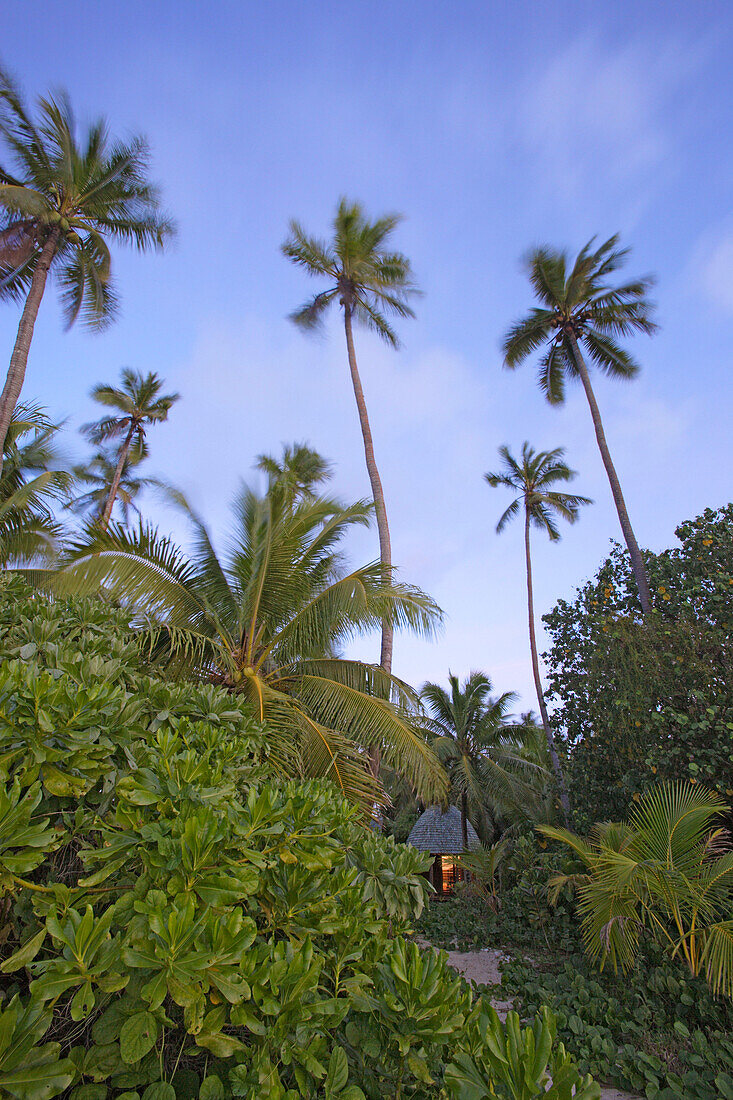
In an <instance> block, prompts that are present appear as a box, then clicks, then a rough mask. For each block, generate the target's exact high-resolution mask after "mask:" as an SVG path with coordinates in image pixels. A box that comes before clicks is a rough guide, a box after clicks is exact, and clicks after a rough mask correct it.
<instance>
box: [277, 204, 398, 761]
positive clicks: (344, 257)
mask: <svg viewBox="0 0 733 1100" xmlns="http://www.w3.org/2000/svg"><path fill="white" fill-rule="evenodd" d="M400 220H401V219H400V217H399V215H397V214H387V215H386V216H385V217H383V218H378V219H377V220H376V221H373V222H370V221H369V220H368V219H367V217H366V215H365V214H364V211H363V209H362V207H361V205H360V204H359V203H358V202H355V203H349V202H347V201H346V199H341V201H340V202H339V205H338V209H337V211H336V217H335V218H334V222H333V238H332V240H331V241H330V242H328V243H324V242H323V241H319V240H317V239H316V238H315V237H309V236H308V235H307V234H306V233H305V232H304V230H303V228H302V226H301V225H300V224H299V223H298V222H297V221H292V222H291V223H290V236H289V237H288V239H287V240H286V241H285V243H284V244H283V246H282V250H283V252H284V254H285V255H286V256H287V257H288V259H290V260H292V261H293V263H295V264H297V265H298V266H299V267H302V268H304V269H305V271H306V272H307V273H308V274H309V275H312V276H315V277H316V278H320V279H326V280H327V281H328V283H329V284H330V285H329V287H328V289H327V290H324V291H321V292H320V293H318V294H316V295H315V296H314V297H313V298H311V299H310V300H309V301H308V302H306V304H305V305H304V306H302V307H301V308H300V309H299V310H296V312H295V313H294V314H293V315H292V318H293V320H294V321H295V322H296V324H298V325H300V326H302V327H303V328H306V329H312V328H315V327H317V326H318V325H319V324H320V323H321V321H322V320H323V316H324V314H325V312H326V310H327V309H328V307H329V306H330V305H331V304H332V302H334V301H335V302H337V303H338V305H339V306H340V307H341V308H342V309H343V311H344V331H345V333H346V350H347V353H348V358H349V371H350V372H351V382H352V385H353V387H354V397H355V398H356V407H357V410H358V413H359V424H360V425H361V434H362V439H363V441H364V457H365V459H366V467H367V472H368V474H369V483H370V485H371V487H372V499H373V501H374V512H375V516H376V520H377V531H378V533H379V556H380V560H381V563H382V581H383V583H384V584H389V583H390V581H391V580H392V544H391V541H390V535H389V524H388V522H387V506H386V504H385V501H384V489H383V488H382V479H381V477H380V476H379V469H378V467H377V463H376V459H375V457H374V442H373V440H372V429H371V425H370V424H369V414H368V412H367V406H366V400H365V398H364V390H363V388H362V384H361V378H360V375H359V367H358V364H357V361H356V351H355V348H354V334H353V322H354V321H356V322H357V323H358V324H361V325H364V326H365V327H366V328H369V329H372V331H374V332H376V333H378V335H379V336H381V338H382V339H383V340H386V342H387V343H388V344H390V345H391V346H392V347H397V346H398V341H397V336H396V334H395V332H394V330H393V329H392V327H391V325H390V324H389V321H388V320H387V316H386V315H387V314H393V315H396V316H397V317H413V316H414V314H413V312H412V309H411V308H410V305H409V302H410V298H411V297H412V296H414V295H415V294H416V293H417V290H416V287H415V286H414V284H413V282H412V271H411V269H410V261H409V260H408V259H407V258H406V257H405V256H403V255H402V254H401V253H399V252H389V251H388V250H387V248H386V247H385V246H386V244H387V241H388V239H389V237H390V236H391V234H392V232H393V231H394V230H395V229H396V227H397V225H398V224H399V222H400ZM393 633H394V625H393V623H392V622H391V621H390V619H389V618H385V619H384V621H383V623H382V648H381V654H380V661H379V663H380V665H381V666H382V668H383V669H384V671H385V672H386V673H387V674H388V675H389V674H390V673H391V671H392V645H393ZM373 759H374V764H375V766H377V767H378V759H377V757H376V756H375V757H374V758H373Z"/></svg>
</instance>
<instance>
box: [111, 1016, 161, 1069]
mask: <svg viewBox="0 0 733 1100" xmlns="http://www.w3.org/2000/svg"><path fill="white" fill-rule="evenodd" d="M157 1038H158V1021H157V1020H156V1019H155V1016H153V1015H152V1013H150V1012H136V1013H135V1015H134V1016H130V1018H129V1020H126V1021H125V1023H124V1024H123V1025H122V1028H121V1029H120V1054H121V1056H122V1061H123V1062H127V1064H128V1065H130V1064H131V1063H132V1062H138V1061H139V1060H140V1059H141V1058H144V1057H145V1055H146V1054H147V1053H148V1051H149V1050H152V1048H153V1047H154V1046H155V1042H156V1040H157Z"/></svg>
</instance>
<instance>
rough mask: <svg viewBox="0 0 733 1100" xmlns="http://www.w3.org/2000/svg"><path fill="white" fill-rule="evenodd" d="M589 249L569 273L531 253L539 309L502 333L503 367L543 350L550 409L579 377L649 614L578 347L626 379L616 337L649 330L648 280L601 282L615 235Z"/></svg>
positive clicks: (551, 255) (629, 372)
mask: <svg viewBox="0 0 733 1100" xmlns="http://www.w3.org/2000/svg"><path fill="white" fill-rule="evenodd" d="M593 243H594V242H593V240H591V241H589V242H588V244H587V245H586V246H585V247H584V248H582V249H581V250H580V252H579V253H578V256H577V258H576V260H575V263H574V264H573V266H572V268H571V270H570V271H569V272H568V257H567V254H566V253H565V252H560V251H557V250H555V249H552V248H547V247H543V248H536V249H534V250H533V251H532V252H530V254H529V256H528V258H527V261H526V265H527V272H528V274H529V279H530V282H531V284H532V287H533V288H534V291H535V294H536V296H537V298H538V299H539V301H540V303H541V305H540V307H539V308H537V307H535V308H534V309H532V310H530V312H529V313H528V314H527V316H526V317H523V318H522V320H521V321H518V322H517V323H516V324H515V325H513V326H512V327H511V328H510V329H509V331H508V333H507V334H506V337H505V339H504V356H505V358H504V365H505V366H506V367H509V368H510V369H514V368H515V367H518V366H519V365H520V364H521V363H522V362H524V360H525V359H526V358H527V357H528V356H529V355H531V354H532V352H534V351H536V350H537V349H538V348H540V347H542V346H544V345H547V348H546V351H545V353H544V354H543V356H542V358H541V359H540V373H539V383H540V388H541V389H542V391H543V393H544V394H545V397H546V398H547V400H548V401H549V402H550V404H552V405H560V404H562V402H563V401H564V400H565V380H566V378H569V379H577V378H579V379H580V381H581V383H582V385H583V389H584V390H585V396H586V398H587V400H588V405H589V406H590V411H591V416H592V418H593V426H594V428H595V433H596V439H597V441H598V448H599V450H600V452H601V458H602V459H603V465H604V466H605V468H606V474H607V475H608V480H609V483H610V485H611V492H612V493H613V499H614V503H615V505H616V511H617V512H618V518H619V522H620V523H621V530H622V531H623V535H624V539H625V541H626V546H627V547H628V551H629V555H630V558H631V565H632V568H633V570H634V576H635V578H636V584H637V587H638V590H639V599H640V602H641V608H642V612H643V613H644V614H646V613H647V612H648V611H649V610H650V609H651V597H650V594H649V582H648V580H647V576H646V569H645V567H644V559H643V558H642V555H641V551H640V550H639V544H638V542H637V541H636V536H635V534H634V531H633V528H632V526H631V521H630V520H629V513H628V511H627V508H626V502H625V500H624V496H623V493H622V491H621V484H620V482H619V479H618V475H617V473H616V468H615V466H614V464H613V461H612V459H611V452H610V451H609V449H608V443H607V441H606V433H605V431H604V429H603V422H602V420H601V413H600V410H599V408H598V402H597V401H596V396H595V393H594V392H593V386H592V384H591V380H590V374H589V372H588V364H587V363H586V360H585V357H584V355H583V352H582V351H581V345H582V346H583V347H584V348H585V350H586V351H587V353H588V355H589V356H590V358H591V359H592V361H593V363H594V364H595V365H596V367H597V368H598V369H599V370H601V371H603V373H604V374H606V375H608V376H609V377H610V378H633V377H634V376H635V375H636V374H637V372H638V370H639V367H638V365H637V363H636V362H635V361H634V359H633V358H632V357H631V355H629V353H628V352H627V351H626V350H625V349H624V348H622V347H621V346H620V344H618V343H617V340H616V337H619V336H630V335H632V334H633V333H635V332H645V333H652V332H654V330H655V328H656V325H655V324H654V322H653V321H652V319H651V313H652V305H651V303H650V302H649V300H648V298H647V291H648V290H649V287H650V286H651V283H652V280H651V278H649V277H645V278H642V279H635V280H632V281H631V282H628V283H623V284H622V285H620V286H613V285H612V284H611V283H609V281H608V276H609V275H611V274H612V273H613V272H614V271H616V270H617V269H618V268H619V267H621V265H622V264H623V262H624V260H625V259H626V256H627V255H628V252H629V249H628V248H617V245H618V237H617V236H614V237H611V238H610V239H609V240H607V241H606V242H605V244H602V245H601V246H600V248H596V249H594V248H593Z"/></svg>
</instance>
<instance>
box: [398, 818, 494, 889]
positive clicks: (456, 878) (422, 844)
mask: <svg viewBox="0 0 733 1100" xmlns="http://www.w3.org/2000/svg"><path fill="white" fill-rule="evenodd" d="M466 831H467V834H468V848H469V851H473V850H475V849H476V848H480V847H481V841H480V840H479V838H478V835H477V833H476V830H475V829H474V827H473V825H472V824H471V822H470V821H467V822H466ZM407 843H408V844H412V846H413V848H417V849H418V850H419V851H421V852H430V854H431V856H433V865H432V867H431V868H430V871H429V872H428V878H429V879H430V881H431V882H432V884H433V886H434V887H435V890H436V893H438V894H450V893H451V892H452V890H453V887H454V886H455V884H456V883H457V882H460V881H461V880H462V879H463V868H462V867H461V856H462V855H463V853H464V852H465V850H466V848H465V845H464V843H463V830H462V828H461V811H460V810H459V809H458V807H457V806H449V807H448V808H447V809H446V810H443V809H442V808H441V807H440V806H430V807H429V808H428V809H427V810H426V811H425V813H423V814H421V816H420V817H419V818H418V819H417V821H416V822H415V824H414V825H413V827H412V830H411V831H410V835H409V836H408V838H407Z"/></svg>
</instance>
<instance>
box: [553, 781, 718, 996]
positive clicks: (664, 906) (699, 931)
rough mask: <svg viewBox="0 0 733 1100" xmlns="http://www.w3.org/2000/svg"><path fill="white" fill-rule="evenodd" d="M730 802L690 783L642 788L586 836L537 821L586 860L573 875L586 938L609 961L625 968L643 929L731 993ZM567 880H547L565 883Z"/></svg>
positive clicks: (555, 884) (594, 954)
mask: <svg viewBox="0 0 733 1100" xmlns="http://www.w3.org/2000/svg"><path fill="white" fill-rule="evenodd" d="M727 811H728V806H727V805H726V804H725V802H724V801H723V800H722V799H721V798H720V797H719V796H718V795H717V794H715V793H713V792H711V791H708V790H706V789H705V788H704V787H702V786H701V785H699V784H698V785H695V784H693V783H690V782H676V783H666V784H663V785H660V786H658V787H654V788H652V789H651V790H649V791H646V792H645V793H644V794H643V795H642V796H641V798H640V800H639V802H638V804H637V805H636V806H635V807H634V809H633V810H632V812H631V814H630V816H629V819H628V821H627V822H626V823H622V824H615V823H604V824H600V825H596V827H595V829H594V830H593V832H592V833H591V835H590V837H588V838H587V839H583V838H581V837H578V836H576V835H575V834H574V833H571V832H568V830H566V829H557V828H552V827H548V826H540V828H541V831H542V832H544V833H545V834H546V835H547V836H548V837H551V838H552V839H554V840H559V841H561V842H562V843H564V844H566V845H568V846H569V847H570V848H571V849H572V850H573V851H574V852H575V854H576V855H577V856H578V857H579V858H580V859H581V860H582V862H583V863H584V864H585V866H586V869H587V871H586V873H585V874H583V875H579V876H574V877H573V880H574V881H575V883H576V884H577V888H578V893H579V898H580V911H581V913H582V914H583V938H584V942H585V946H586V949H587V950H588V952H589V954H590V955H591V956H592V957H594V958H596V959H600V960H601V964H603V963H604V962H605V961H606V960H607V959H610V960H611V963H612V965H613V967H614V968H618V967H620V968H621V969H623V970H628V969H629V968H630V966H631V965H632V963H633V961H634V959H635V957H636V955H637V952H638V948H639V944H640V940H641V936H642V933H643V932H644V931H646V932H648V933H649V934H651V935H652V936H653V937H654V938H655V939H656V940H657V941H659V942H661V943H663V944H664V945H665V946H666V948H667V949H668V951H669V953H670V954H671V955H672V956H673V957H678V958H680V959H682V960H684V962H685V963H686V965H687V967H688V969H689V970H690V972H691V973H692V974H693V975H702V976H704V977H705V978H706V980H707V982H708V983H709V985H710V987H711V989H712V990H713V992H714V993H723V994H726V995H727V996H733V849H732V848H731V842H730V835H729V834H728V832H727V831H726V830H725V829H724V828H723V826H722V822H723V815H724V814H725V813H726V812H727ZM566 881H568V879H567V877H564V876H558V877H557V878H556V879H554V880H553V882H552V883H551V885H552V886H553V887H554V888H559V887H561V886H562V885H563V884H564V883H565V882H566Z"/></svg>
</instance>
